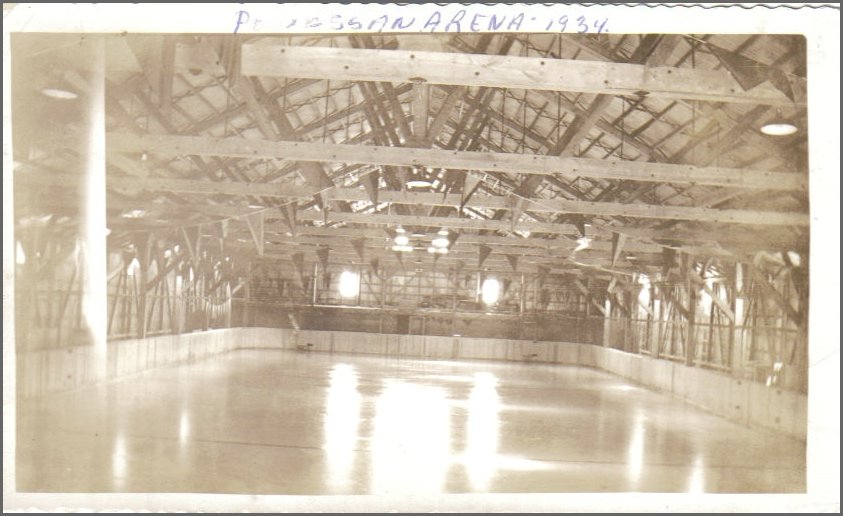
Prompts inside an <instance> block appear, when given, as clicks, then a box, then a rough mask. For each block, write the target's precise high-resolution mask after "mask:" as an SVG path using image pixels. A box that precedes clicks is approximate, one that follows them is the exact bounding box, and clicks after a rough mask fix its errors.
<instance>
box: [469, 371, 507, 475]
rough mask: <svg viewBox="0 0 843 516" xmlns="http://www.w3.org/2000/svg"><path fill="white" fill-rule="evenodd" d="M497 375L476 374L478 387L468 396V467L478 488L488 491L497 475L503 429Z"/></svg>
mask: <svg viewBox="0 0 843 516" xmlns="http://www.w3.org/2000/svg"><path fill="white" fill-rule="evenodd" d="M496 386H497V378H495V376H494V375H492V374H490V373H475V374H474V387H472V389H471V394H470V395H469V398H468V426H467V428H466V448H465V467H466V470H467V472H468V479H469V482H470V483H471V487H472V489H473V490H475V491H488V490H489V484H490V481H491V479H492V477H493V476H494V474H495V469H496V465H495V457H496V455H497V452H498V433H499V431H500V420H499V414H498V411H499V407H500V399H499V397H498V391H497V389H496Z"/></svg>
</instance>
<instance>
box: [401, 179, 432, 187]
mask: <svg viewBox="0 0 843 516" xmlns="http://www.w3.org/2000/svg"><path fill="white" fill-rule="evenodd" d="M431 184H432V183H431V182H430V181H427V180H426V179H411V180H410V181H407V188H430V186H431Z"/></svg>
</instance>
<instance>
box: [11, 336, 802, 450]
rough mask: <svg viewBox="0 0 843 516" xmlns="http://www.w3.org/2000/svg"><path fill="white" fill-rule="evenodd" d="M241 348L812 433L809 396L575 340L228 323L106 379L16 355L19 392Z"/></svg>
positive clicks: (74, 360) (66, 351)
mask: <svg viewBox="0 0 843 516" xmlns="http://www.w3.org/2000/svg"><path fill="white" fill-rule="evenodd" d="M244 348H266V349H307V350H310V351H313V352H326V353H360V354H370V355H379V356H385V357H391V358H404V357H405V358H429V359H467V360H503V361H515V362H539V363H553V364H566V365H577V366H585V367H594V368H597V369H601V370H604V371H607V372H610V373H613V374H616V375H618V376H621V377H623V378H625V379H627V380H629V381H630V382H633V383H636V384H639V385H643V386H646V387H649V388H652V389H655V390H657V391H661V392H664V393H667V394H671V395H673V396H675V397H677V398H680V399H682V400H684V401H686V402H688V403H691V404H693V405H695V406H698V407H700V408H702V409H705V410H707V411H709V412H712V413H714V414H716V415H718V416H722V417H725V418H727V419H730V420H732V421H736V422H739V423H742V424H745V425H748V426H750V427H757V428H765V429H768V430H773V431H775V432H778V433H783V434H786V435H789V436H791V437H795V438H797V439H801V440H805V439H806V431H807V406H808V400H807V396H806V395H804V394H800V393H796V392H793V391H788V390H783V389H779V388H777V387H775V386H772V387H767V386H766V385H763V384H760V383H757V382H752V381H747V380H740V379H735V378H731V377H729V376H728V375H725V374H723V373H719V372H716V371H711V370H706V369H700V368H697V367H688V366H686V365H684V364H679V363H674V362H670V361H667V360H661V359H653V358H650V357H646V356H641V355H635V354H631V353H625V352H623V351H618V350H615V349H610V348H603V347H599V346H594V345H591V344H577V343H572V342H542V341H539V342H532V341H525V340H512V339H487V338H470V337H440V336H423V335H394V334H372V333H359V332H342V331H317V330H299V331H294V330H288V329H280V328H231V329H221V330H210V331H205V332H196V333H188V334H183V335H165V336H158V337H149V338H146V339H129V340H121V341H114V342H109V345H108V357H107V367H106V371H105V373H104V374H105V376H104V377H100V378H98V377H97V375H96V374H95V369H94V367H93V366H92V363H93V357H92V356H91V354H90V353H91V351H92V349H91V348H90V347H77V348H63V349H50V350H40V351H34V352H28V353H24V354H18V356H17V361H18V390H19V395H21V396H22V397H26V398H28V397H33V396H39V395H43V394H46V393H49V392H56V391H62V390H69V389H73V388H76V387H80V386H84V385H89V384H92V383H96V382H99V381H107V380H112V379H115V378H120V377H124V376H128V375H131V374H134V373H138V372H141V371H144V370H147V369H151V368H155V367H164V366H171V365H178V364H185V363H189V362H191V361H194V360H198V359H201V358H204V357H207V356H211V355H216V354H220V353H224V352H227V351H232V350H235V349H244Z"/></svg>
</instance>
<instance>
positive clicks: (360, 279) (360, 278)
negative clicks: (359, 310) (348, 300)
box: [357, 265, 363, 306]
mask: <svg viewBox="0 0 843 516" xmlns="http://www.w3.org/2000/svg"><path fill="white" fill-rule="evenodd" d="M362 300H363V266H362V265H358V266H357V306H360V303H361V301H362Z"/></svg>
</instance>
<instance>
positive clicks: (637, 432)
mask: <svg viewBox="0 0 843 516" xmlns="http://www.w3.org/2000/svg"><path fill="white" fill-rule="evenodd" d="M633 425H634V426H633V428H632V438H631V439H630V440H629V451H628V452H627V476H628V477H629V481H630V483H631V484H632V485H634V486H637V484H638V480H639V479H640V478H641V469H642V468H643V466H644V437H645V432H646V429H645V427H644V412H643V411H642V410H640V409H639V410H637V411H636V412H635V422H634V423H633Z"/></svg>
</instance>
